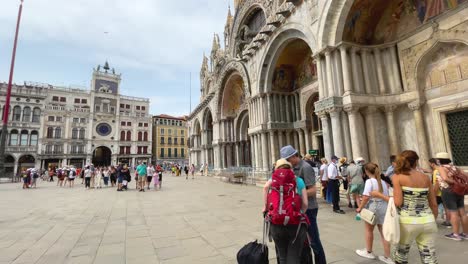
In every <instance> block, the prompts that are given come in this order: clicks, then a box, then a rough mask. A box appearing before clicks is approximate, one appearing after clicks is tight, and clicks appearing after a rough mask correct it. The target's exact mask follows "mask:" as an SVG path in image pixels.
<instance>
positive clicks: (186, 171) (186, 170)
mask: <svg viewBox="0 0 468 264" xmlns="http://www.w3.org/2000/svg"><path fill="white" fill-rule="evenodd" d="M184 172H185V179H186V180H188V173H189V168H188V166H187V165H184Z"/></svg>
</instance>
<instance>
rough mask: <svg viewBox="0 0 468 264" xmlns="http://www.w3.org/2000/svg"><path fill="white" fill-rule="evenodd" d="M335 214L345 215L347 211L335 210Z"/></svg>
mask: <svg viewBox="0 0 468 264" xmlns="http://www.w3.org/2000/svg"><path fill="white" fill-rule="evenodd" d="M333 212H335V213H337V214H345V211H343V210H333Z"/></svg>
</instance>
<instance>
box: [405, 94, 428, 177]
mask: <svg viewBox="0 0 468 264" xmlns="http://www.w3.org/2000/svg"><path fill="white" fill-rule="evenodd" d="M422 105H423V103H422V102H419V101H416V102H412V103H410V104H409V105H408V107H409V109H411V110H412V111H413V118H414V123H415V125H416V138H417V141H418V150H419V151H418V154H419V165H420V166H421V167H423V168H428V160H429V158H430V157H429V147H428V146H429V142H428V140H427V136H426V128H425V127H424V119H423V116H422V109H421V107H422Z"/></svg>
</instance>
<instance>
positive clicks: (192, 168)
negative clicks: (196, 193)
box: [190, 164, 195, 180]
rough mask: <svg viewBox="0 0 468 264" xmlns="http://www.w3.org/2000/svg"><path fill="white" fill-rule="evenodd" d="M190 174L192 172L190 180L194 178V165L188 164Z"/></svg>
mask: <svg viewBox="0 0 468 264" xmlns="http://www.w3.org/2000/svg"><path fill="white" fill-rule="evenodd" d="M190 174H192V180H193V179H195V165H194V164H192V165H191V166H190Z"/></svg>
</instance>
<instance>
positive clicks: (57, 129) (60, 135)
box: [55, 127, 62, 138]
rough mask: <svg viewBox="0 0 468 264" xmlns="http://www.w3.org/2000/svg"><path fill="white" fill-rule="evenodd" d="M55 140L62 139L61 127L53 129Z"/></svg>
mask: <svg viewBox="0 0 468 264" xmlns="http://www.w3.org/2000/svg"><path fill="white" fill-rule="evenodd" d="M55 138H62V128H61V127H57V128H55Z"/></svg>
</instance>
